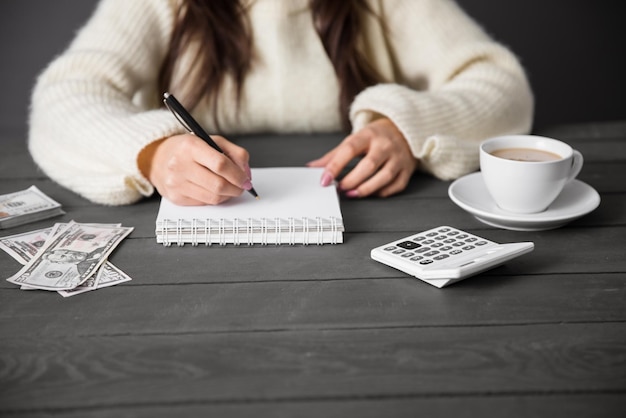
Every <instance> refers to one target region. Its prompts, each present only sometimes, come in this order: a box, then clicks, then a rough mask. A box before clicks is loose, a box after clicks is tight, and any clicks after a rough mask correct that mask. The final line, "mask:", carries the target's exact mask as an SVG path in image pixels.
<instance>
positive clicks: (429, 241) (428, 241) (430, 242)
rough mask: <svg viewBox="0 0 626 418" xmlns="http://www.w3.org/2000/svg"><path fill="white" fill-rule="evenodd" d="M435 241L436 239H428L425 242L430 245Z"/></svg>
mask: <svg viewBox="0 0 626 418" xmlns="http://www.w3.org/2000/svg"><path fill="white" fill-rule="evenodd" d="M433 242H435V241H434V240H432V239H427V240H426V241H424V244H426V245H429V244H432V243H433Z"/></svg>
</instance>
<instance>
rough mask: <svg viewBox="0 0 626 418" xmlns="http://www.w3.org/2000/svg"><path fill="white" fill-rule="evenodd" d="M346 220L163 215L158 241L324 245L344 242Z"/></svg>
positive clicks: (196, 243)
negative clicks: (164, 217) (205, 217)
mask: <svg viewBox="0 0 626 418" xmlns="http://www.w3.org/2000/svg"><path fill="white" fill-rule="evenodd" d="M342 232H343V223H342V222H341V221H339V220H338V219H337V218H335V217H330V218H320V217H316V218H307V217H303V218H287V219H282V218H260V219H257V218H254V219H253V218H248V219H239V218H235V219H228V220H227V219H224V218H220V219H211V218H208V219H191V220H185V219H177V220H172V219H163V220H162V221H161V222H158V223H157V228H156V235H157V242H159V243H162V244H163V245H164V246H166V247H169V246H171V245H172V244H177V245H178V246H183V245H184V244H186V243H189V244H191V245H193V246H197V245H199V244H204V245H206V246H211V245H213V244H218V245H222V246H223V245H227V244H233V245H241V244H242V243H243V244H247V245H254V244H261V245H268V244H275V245H282V244H288V245H296V244H303V245H310V244H316V245H323V244H325V243H330V244H338V243H341V242H343V234H342Z"/></svg>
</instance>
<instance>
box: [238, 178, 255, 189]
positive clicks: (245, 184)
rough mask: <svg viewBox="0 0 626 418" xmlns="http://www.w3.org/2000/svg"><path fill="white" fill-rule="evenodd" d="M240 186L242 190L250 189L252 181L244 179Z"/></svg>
mask: <svg viewBox="0 0 626 418" xmlns="http://www.w3.org/2000/svg"><path fill="white" fill-rule="evenodd" d="M241 188H242V189H244V190H250V189H252V182H251V181H250V180H246V181H245V182H244V183H243V184H242V185H241Z"/></svg>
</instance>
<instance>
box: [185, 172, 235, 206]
mask: <svg viewBox="0 0 626 418" xmlns="http://www.w3.org/2000/svg"><path fill="white" fill-rule="evenodd" d="M185 174H186V177H187V180H188V181H189V182H190V183H193V184H195V185H196V186H198V187H200V188H201V189H204V190H205V191H206V192H209V193H210V194H213V195H217V196H226V197H234V196H239V195H240V194H241V193H243V188H241V187H238V186H235V185H233V184H232V183H231V182H229V181H228V180H227V179H225V178H224V177H222V176H220V175H218V174H216V173H214V172H213V171H211V170H207V168H206V167H204V166H202V165H200V164H191V166H190V167H189V168H188V171H187V173H185ZM202 200H206V198H203V199H202Z"/></svg>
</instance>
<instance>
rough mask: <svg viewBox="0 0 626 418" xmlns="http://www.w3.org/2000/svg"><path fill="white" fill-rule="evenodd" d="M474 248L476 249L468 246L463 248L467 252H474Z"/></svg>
mask: <svg viewBox="0 0 626 418" xmlns="http://www.w3.org/2000/svg"><path fill="white" fill-rule="evenodd" d="M474 248H476V247H474V246H473V245H466V246H465V247H463V249H464V250H465V251H469V250H473V249H474Z"/></svg>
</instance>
